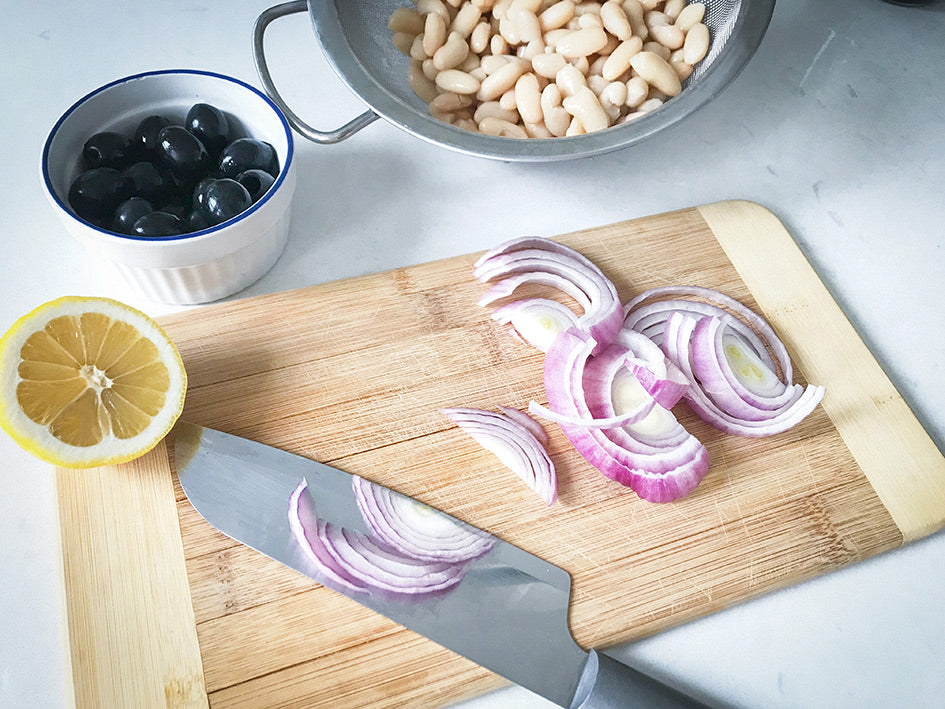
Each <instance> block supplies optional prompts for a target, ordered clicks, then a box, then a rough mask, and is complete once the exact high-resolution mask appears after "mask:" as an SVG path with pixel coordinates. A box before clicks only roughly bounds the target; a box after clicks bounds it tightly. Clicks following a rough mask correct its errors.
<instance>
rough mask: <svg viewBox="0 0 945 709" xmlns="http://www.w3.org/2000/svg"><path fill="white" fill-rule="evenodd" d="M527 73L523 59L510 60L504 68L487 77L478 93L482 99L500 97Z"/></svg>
mask: <svg viewBox="0 0 945 709" xmlns="http://www.w3.org/2000/svg"><path fill="white" fill-rule="evenodd" d="M524 73H525V64H524V63H523V62H521V61H510V62H508V63H506V65H505V66H503V67H502V68H500V69H498V70H496V71H494V72H493V73H491V74H489V76H487V77H486V78H485V81H483V82H482V86H481V87H480V88H479V93H478V94H477V96H478V98H479V100H480V101H489V100H491V99H494V98H498V97H499V96H501V95H502V94H504V93H505V92H506V91H508V90H509V89H511V88H512V87H513V86H515V82H516V81H517V80H518V77H520V76H521V75H522V74H524Z"/></svg>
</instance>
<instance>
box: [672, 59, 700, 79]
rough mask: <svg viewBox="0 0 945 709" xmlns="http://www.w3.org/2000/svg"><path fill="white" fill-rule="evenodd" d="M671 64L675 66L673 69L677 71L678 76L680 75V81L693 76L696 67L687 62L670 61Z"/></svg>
mask: <svg viewBox="0 0 945 709" xmlns="http://www.w3.org/2000/svg"><path fill="white" fill-rule="evenodd" d="M669 65H670V66H671V67H673V71H675V72H676V76H678V77H679V80H680V81H685V80H686V79H688V78H689V77H690V76H692V71H693V69H695V67H694V66H693V65H692V64H687V63H686V62H670V63H669Z"/></svg>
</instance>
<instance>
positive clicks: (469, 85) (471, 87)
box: [434, 69, 675, 94]
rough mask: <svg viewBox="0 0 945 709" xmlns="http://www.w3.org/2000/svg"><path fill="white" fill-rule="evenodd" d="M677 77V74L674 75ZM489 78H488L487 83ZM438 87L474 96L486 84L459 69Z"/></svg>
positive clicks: (450, 71)
mask: <svg viewBox="0 0 945 709" xmlns="http://www.w3.org/2000/svg"><path fill="white" fill-rule="evenodd" d="M673 76H675V74H673ZM488 80H489V78H488V77H486V81H488ZM434 81H436V85H437V86H439V87H440V88H441V89H443V90H444V91H451V92H453V93H456V94H474V93H476V92H477V91H479V87H480V86H481V85H482V84H483V83H485V82H480V81H479V79H477V78H476V77H475V76H472V75H470V74H467V73H466V72H465V71H460V70H459V69H447V70H446V71H441V72H440V73H439V74H437V75H436V79H434Z"/></svg>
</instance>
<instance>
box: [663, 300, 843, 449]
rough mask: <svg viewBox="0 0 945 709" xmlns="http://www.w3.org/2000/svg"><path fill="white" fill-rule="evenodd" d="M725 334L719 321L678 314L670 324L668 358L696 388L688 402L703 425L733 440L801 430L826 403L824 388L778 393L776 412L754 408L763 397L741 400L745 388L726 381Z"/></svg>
mask: <svg viewBox="0 0 945 709" xmlns="http://www.w3.org/2000/svg"><path fill="white" fill-rule="evenodd" d="M697 330H698V331H699V333H700V334H699V336H698V337H697V336H696V332H697ZM720 332H722V330H721V329H720V327H719V322H718V321H716V322H713V321H712V320H711V319H709V320H706V319H705V318H699V319H696V318H693V317H692V316H690V315H687V314H684V313H680V312H677V313H673V314H671V315H670V316H669V318H668V319H667V321H666V332H665V334H664V337H663V341H664V347H665V348H666V351H667V355H668V356H669V357H670V358H671V359H673V360H674V361H675V362H676V363H677V364H678V365H679V367H680V369H681V370H682V371H683V373H685V374H686V376H687V377H688V378H689V380H690V383H691V384H692V386H691V387H690V388H689V390H688V391H687V393H686V400H687V402H688V404H689V406H690V408H691V409H692V410H693V411H694V412H695V413H696V415H698V416H699V417H700V418H701V419H703V420H704V421H706V422H708V423H709V424H711V425H712V426H714V427H716V428H718V429H719V430H720V431H723V432H725V433H730V434H733V435H739V436H748V437H755V438H756V437H761V436H771V435H774V434H777V433H783V432H784V431H787V430H789V429H791V428H793V427H794V426H796V425H797V424H798V423H800V422H801V421H802V420H804V419H805V418H806V417H807V416H809V415H810V413H811V412H812V411H813V410H814V409H815V408H816V407H817V405H818V404H819V403H820V402H821V400H823V397H824V394H825V389H824V387H822V386H816V385H808V386H806V387H800V386H798V385H790V386H788V385H784V390H783V391H779V390H777V389H774V391H775V393H774V395H773V396H772V397H771V401H772V402H773V405H772V406H770V407H759V406H755V405H753V402H756V401H758V400H759V395H758V391H755V392H747V393H746V394H745V395H744V396H742V395H741V394H740V392H743V391H745V388H744V387H735V386H734V385H733V384H732V381H731V379H732V378H733V377H734V376H735V375H734V374H731V375H728V376H727V375H726V374H725V372H724V369H725V368H726V366H727V365H728V362H727V358H726V357H725V354H724V350H720V348H719V347H718V340H719V338H720V335H719V333H720ZM722 360H725V361H722ZM759 361H760V360H759ZM728 368H729V369H730V366H728ZM700 374H701V376H702V377H704V378H705V379H704V380H702V379H700ZM766 378H767V377H766Z"/></svg>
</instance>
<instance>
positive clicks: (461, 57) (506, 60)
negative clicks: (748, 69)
mask: <svg viewBox="0 0 945 709" xmlns="http://www.w3.org/2000/svg"><path fill="white" fill-rule="evenodd" d="M704 16H705V5H703V4H702V3H692V4H687V1H686V0H607V2H604V3H600V2H583V1H580V0H578V1H574V0H414V7H400V8H397V9H396V10H395V11H394V12H393V14H392V15H391V17H390V21H389V23H388V26H389V28H390V30H391V31H392V32H393V42H394V45H395V46H396V47H397V48H398V49H399V50H400V51H401V52H403V53H404V54H406V55H407V56H408V57H410V68H409V70H408V74H407V78H408V80H409V82H410V85H411V87H412V88H413V90H414V92H416V94H417V95H418V96H419V97H420V98H421V99H422V100H424V101H425V102H427V103H428V104H429V110H430V114H431V115H432V116H434V117H436V118H438V119H440V120H443V121H446V122H448V123H451V124H453V125H455V126H458V127H461V128H465V129H468V130H472V131H479V132H481V133H485V134H488V135H495V136H503V137H508V138H549V137H563V136H572V135H581V134H583V133H591V132H593V131H599V130H603V129H604V128H608V127H609V126H612V125H616V124H618V123H623V122H625V121H629V120H633V119H634V118H637V117H639V116H641V115H644V114H645V113H648V112H649V111H652V110H654V109H656V108H658V107H659V106H661V105H662V104H663V103H664V102H665V101H667V100H669V99H670V98H672V97H673V96H676V95H677V94H679V92H680V91H681V90H682V82H683V81H685V80H686V79H687V78H688V77H689V75H690V74H691V73H692V71H693V66H694V65H695V64H697V63H698V62H700V61H702V59H703V58H704V57H705V55H706V53H707V52H708V49H709V30H708V28H707V27H706V25H705V24H704V23H703V22H702V20H703V18H704Z"/></svg>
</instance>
